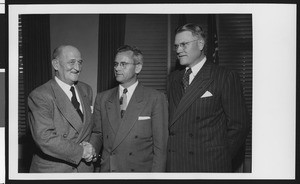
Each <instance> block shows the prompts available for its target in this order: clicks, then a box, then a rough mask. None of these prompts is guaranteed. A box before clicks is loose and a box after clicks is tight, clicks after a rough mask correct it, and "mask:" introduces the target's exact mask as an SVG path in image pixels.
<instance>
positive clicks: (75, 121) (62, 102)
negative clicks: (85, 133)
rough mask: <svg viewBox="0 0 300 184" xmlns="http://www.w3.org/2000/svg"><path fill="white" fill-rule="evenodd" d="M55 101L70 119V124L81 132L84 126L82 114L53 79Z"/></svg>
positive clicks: (62, 112) (63, 113)
mask: <svg viewBox="0 0 300 184" xmlns="http://www.w3.org/2000/svg"><path fill="white" fill-rule="evenodd" d="M51 86H52V89H53V93H54V97H55V103H56V105H57V108H58V109H59V110H60V112H61V114H62V115H63V116H64V117H65V118H66V119H67V120H68V122H69V123H70V125H71V126H72V127H73V128H74V129H75V130H76V131H77V132H78V133H79V132H80V131H81V128H82V122H81V119H80V116H79V115H78V113H77V112H76V110H75V108H74V106H73V104H72V103H71V101H70V100H69V98H68V96H67V95H66V94H65V92H64V91H63V90H62V89H61V88H60V87H59V85H58V84H57V83H56V81H55V80H54V79H52V81H51Z"/></svg>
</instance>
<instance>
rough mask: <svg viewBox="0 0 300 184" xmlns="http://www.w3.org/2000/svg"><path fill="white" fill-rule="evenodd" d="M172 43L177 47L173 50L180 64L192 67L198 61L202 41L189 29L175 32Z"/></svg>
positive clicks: (202, 44)
mask: <svg viewBox="0 0 300 184" xmlns="http://www.w3.org/2000/svg"><path fill="white" fill-rule="evenodd" d="M174 45H176V46H177V47H178V48H176V49H175V51H176V53H177V58H178V59H179V61H180V64H181V65H184V66H188V67H192V66H195V65H196V64H197V63H198V62H199V61H200V58H201V53H202V50H203V47H204V42H203V40H202V39H199V38H198V37H196V36H193V35H192V33H191V32H190V31H184V32H181V33H178V34H176V36H175V42H174ZM180 45H182V46H180Z"/></svg>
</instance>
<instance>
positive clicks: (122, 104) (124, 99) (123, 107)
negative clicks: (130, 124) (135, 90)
mask: <svg viewBox="0 0 300 184" xmlns="http://www.w3.org/2000/svg"><path fill="white" fill-rule="evenodd" d="M127 92H128V90H127V89H126V88H125V89H124V90H123V93H122V96H121V98H120V109H121V118H123V116H124V114H125V111H126V108H127V95H126V93H127Z"/></svg>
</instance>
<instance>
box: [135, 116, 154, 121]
mask: <svg viewBox="0 0 300 184" xmlns="http://www.w3.org/2000/svg"><path fill="white" fill-rule="evenodd" d="M147 119H151V118H150V116H139V119H138V120H147Z"/></svg>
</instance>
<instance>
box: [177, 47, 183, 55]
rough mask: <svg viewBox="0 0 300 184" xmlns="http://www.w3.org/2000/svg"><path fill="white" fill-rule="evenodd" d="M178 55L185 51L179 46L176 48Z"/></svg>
mask: <svg viewBox="0 0 300 184" xmlns="http://www.w3.org/2000/svg"><path fill="white" fill-rule="evenodd" d="M175 51H176V53H177V54H179V53H181V52H182V51H183V48H182V47H181V46H180V45H179V46H178V47H177V48H176V50H175Z"/></svg>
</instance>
